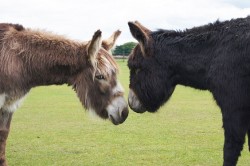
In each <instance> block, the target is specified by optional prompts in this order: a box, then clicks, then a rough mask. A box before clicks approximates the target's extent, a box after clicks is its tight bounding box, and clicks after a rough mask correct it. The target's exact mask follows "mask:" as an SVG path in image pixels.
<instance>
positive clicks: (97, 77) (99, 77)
mask: <svg viewBox="0 0 250 166" xmlns="http://www.w3.org/2000/svg"><path fill="white" fill-rule="evenodd" d="M95 78H96V79H98V80H104V79H105V77H104V75H102V74H100V75H96V76H95Z"/></svg>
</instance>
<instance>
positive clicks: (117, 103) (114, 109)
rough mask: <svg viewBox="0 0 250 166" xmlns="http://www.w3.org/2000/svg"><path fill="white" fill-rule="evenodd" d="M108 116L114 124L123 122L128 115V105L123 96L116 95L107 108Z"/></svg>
mask: <svg viewBox="0 0 250 166" xmlns="http://www.w3.org/2000/svg"><path fill="white" fill-rule="evenodd" d="M106 110H107V112H108V117H109V119H110V121H111V122H112V123H113V124H114V125H118V124H121V123H123V122H124V121H125V120H126V118H127V117H128V106H127V103H126V101H125V100H124V98H123V97H121V96H120V97H116V98H115V99H114V100H113V101H112V102H111V103H110V104H109V105H108V106H107V108H106Z"/></svg>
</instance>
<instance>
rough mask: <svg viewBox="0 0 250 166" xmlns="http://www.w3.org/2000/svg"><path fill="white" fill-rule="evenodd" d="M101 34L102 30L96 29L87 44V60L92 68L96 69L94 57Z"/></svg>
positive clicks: (99, 46) (99, 45)
mask: <svg viewBox="0 0 250 166" xmlns="http://www.w3.org/2000/svg"><path fill="white" fill-rule="evenodd" d="M101 35H102V32H101V31H100V30H97V31H96V32H95V34H94V35H93V37H92V40H91V41H90V42H89V44H88V46H87V53H88V60H89V61H90V63H91V65H92V66H93V67H94V69H96V57H97V54H98V52H99V50H100V48H101Z"/></svg>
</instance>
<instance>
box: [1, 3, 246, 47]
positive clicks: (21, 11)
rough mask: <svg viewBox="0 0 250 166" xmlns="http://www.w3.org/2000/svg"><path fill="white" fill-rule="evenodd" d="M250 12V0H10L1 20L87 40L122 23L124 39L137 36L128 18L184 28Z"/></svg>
mask: <svg viewBox="0 0 250 166" xmlns="http://www.w3.org/2000/svg"><path fill="white" fill-rule="evenodd" d="M247 15H250V0H5V1H2V2H1V4H0V22H9V23H19V24H22V25H23V26H24V27H30V28H39V29H45V30H47V31H52V32H55V33H57V34H61V35H65V36H67V37H69V38H71V39H77V40H81V41H87V40H90V39H91V37H92V35H93V33H94V32H95V31H96V30H97V29H100V30H101V31H102V32H103V38H107V37H109V36H110V35H111V34H112V33H113V32H114V31H115V30H117V29H120V30H121V31H122V34H121V36H120V38H119V39H118V41H117V44H118V45H120V44H123V43H125V42H129V41H134V40H133V38H132V36H131V35H130V32H129V28H128V25H127V22H128V21H135V20H138V21H139V22H141V23H142V24H143V25H145V26H146V27H148V28H149V29H151V30H157V29H159V28H162V29H174V30H181V29H185V28H191V27H193V26H199V25H203V24H207V23H210V22H214V21H216V20H217V19H219V20H227V19H231V18H238V17H246V16H247Z"/></svg>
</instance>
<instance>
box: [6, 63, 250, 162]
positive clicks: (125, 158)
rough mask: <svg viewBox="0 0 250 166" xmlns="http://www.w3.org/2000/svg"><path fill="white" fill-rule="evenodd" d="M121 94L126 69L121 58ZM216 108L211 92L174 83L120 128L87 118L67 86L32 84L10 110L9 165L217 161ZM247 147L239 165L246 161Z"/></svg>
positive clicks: (219, 148)
mask: <svg viewBox="0 0 250 166" xmlns="http://www.w3.org/2000/svg"><path fill="white" fill-rule="evenodd" d="M119 66H120V74H119V80H120V81H121V83H122V84H123V86H124V88H125V90H126V93H125V95H126V96H127V94H128V82H129V80H128V78H129V72H128V68H127V65H126V61H125V62H123V61H119ZM221 126H222V123H221V113H220V110H219V108H218V107H217V106H216V104H215V102H214V100H213V98H212V96H211V94H210V93H209V92H206V91H198V90H194V89H191V88H185V87H182V86H178V87H177V88H176V90H175V92H174V94H173V96H172V98H171V99H170V101H169V102H168V103H167V104H165V106H163V107H162V108H161V109H160V110H159V111H158V112H157V113H154V114H151V113H144V114H136V113H134V112H133V111H131V110H130V114H129V117H128V119H127V120H126V122H125V123H124V124H122V125H119V126H114V125H112V123H111V122H109V121H104V120H101V119H99V118H97V117H92V116H91V115H89V114H88V113H87V112H86V111H84V110H83V108H82V106H81V104H80V102H79V100H78V99H77V97H76V95H75V93H74V92H73V91H72V90H71V88H70V87H67V86H50V87H39V88H35V89H32V91H31V93H30V94H29V95H28V96H27V98H26V100H25V101H24V103H23V105H22V107H21V108H20V109H19V110H18V111H17V112H16V113H15V114H14V117H13V120H12V125H11V132H10V135H9V138H8V144H7V159H8V163H9V165H10V166H22V165H23V166H34V165H35V166H40V165H41V166H48V165H50V166H51V165H58V166H64V165H65V166H66V165H67V166H69V165H72V166H82V165H84V166H98V165H100V166H103V165H107V166H127V165H129V166H130V165H131V166H137V165H143V166H151V165H152V166H155V165H159V166H160V165H164V166H165V165H169V166H217V165H222V149H223V129H222V127H221ZM246 145H247V144H245V147H244V150H243V153H242V156H241V158H240V160H239V164H238V165H239V166H247V165H249V163H250V157H249V152H248V151H247V146H246Z"/></svg>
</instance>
